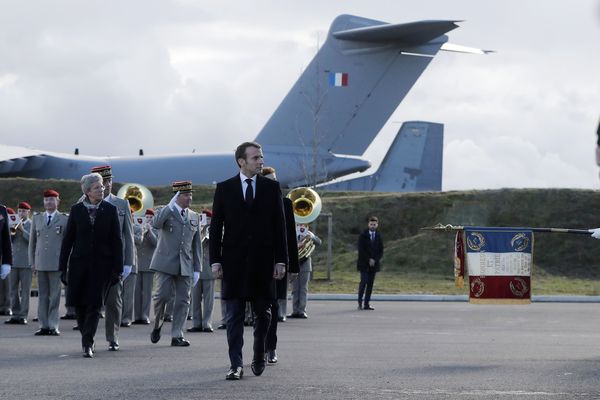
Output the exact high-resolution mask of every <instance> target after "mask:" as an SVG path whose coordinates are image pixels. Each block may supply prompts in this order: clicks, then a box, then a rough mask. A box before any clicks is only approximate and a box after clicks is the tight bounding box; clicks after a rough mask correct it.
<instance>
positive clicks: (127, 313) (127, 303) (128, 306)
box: [121, 210, 142, 328]
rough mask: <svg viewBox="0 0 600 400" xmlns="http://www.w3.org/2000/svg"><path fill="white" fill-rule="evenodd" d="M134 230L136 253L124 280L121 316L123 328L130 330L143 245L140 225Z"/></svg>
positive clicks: (134, 225) (133, 226)
mask: <svg viewBox="0 0 600 400" xmlns="http://www.w3.org/2000/svg"><path fill="white" fill-rule="evenodd" d="M130 212H131V218H132V221H133V213H134V211H133V210H130ZM132 229H133V243H134V247H133V249H134V252H133V256H134V257H133V259H134V262H133V265H134V268H132V270H131V273H130V274H129V275H128V276H127V278H125V279H123V313H122V314H121V327H123V328H129V327H130V326H131V322H132V321H133V302H134V295H135V283H136V282H137V266H138V255H137V245H138V244H139V243H141V238H142V237H141V233H142V232H141V228H140V226H139V225H138V224H136V223H133V224H132Z"/></svg>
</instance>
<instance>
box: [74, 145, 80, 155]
mask: <svg viewBox="0 0 600 400" xmlns="http://www.w3.org/2000/svg"><path fill="white" fill-rule="evenodd" d="M74 154H75V155H76V156H78V155H79V147H75V152H74Z"/></svg>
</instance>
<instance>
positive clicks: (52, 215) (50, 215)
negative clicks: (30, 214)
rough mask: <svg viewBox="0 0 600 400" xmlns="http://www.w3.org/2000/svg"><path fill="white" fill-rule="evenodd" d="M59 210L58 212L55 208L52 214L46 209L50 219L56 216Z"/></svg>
mask: <svg viewBox="0 0 600 400" xmlns="http://www.w3.org/2000/svg"><path fill="white" fill-rule="evenodd" d="M57 212H58V210H54V212H53V213H52V214H50V213H48V211H46V219H48V217H52V218H54V216H55V215H56V213H57Z"/></svg>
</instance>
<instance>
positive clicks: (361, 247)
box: [356, 229, 383, 272]
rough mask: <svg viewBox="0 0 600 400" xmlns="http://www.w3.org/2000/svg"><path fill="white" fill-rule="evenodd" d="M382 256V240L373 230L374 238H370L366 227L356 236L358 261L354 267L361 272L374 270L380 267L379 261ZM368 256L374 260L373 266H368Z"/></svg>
mask: <svg viewBox="0 0 600 400" xmlns="http://www.w3.org/2000/svg"><path fill="white" fill-rule="evenodd" d="M381 257H383V241H382V240H381V235H380V234H379V232H378V231H375V240H373V241H372V240H371V235H370V233H369V230H368V229H365V230H364V231H363V232H362V233H361V234H360V235H359V236H358V261H357V262H356V269H357V270H359V271H362V272H368V271H376V272H378V271H379V269H380V265H379V261H380V260H381ZM369 258H372V259H374V260H375V266H374V267H373V268H371V267H370V266H369Z"/></svg>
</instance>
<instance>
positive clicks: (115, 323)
mask: <svg viewBox="0 0 600 400" xmlns="http://www.w3.org/2000/svg"><path fill="white" fill-rule="evenodd" d="M94 172H95V173H98V174H100V176H102V185H103V186H104V201H107V202H109V203H110V204H112V205H113V206H115V207H117V214H118V216H119V227H120V231H121V242H122V244H123V275H122V276H121V281H120V282H118V283H116V284H115V285H112V286H111V287H110V289H109V291H108V295H107V296H106V303H105V309H106V313H105V320H104V323H105V328H106V332H105V333H106V341H107V342H108V349H109V350H110V351H117V350H119V327H120V326H121V315H122V312H123V281H124V280H125V279H127V277H128V276H129V274H130V273H131V272H132V270H133V268H134V267H135V265H134V261H135V245H134V243H133V219H132V218H131V212H130V210H129V202H127V200H125V199H121V198H119V197H117V196H115V195H113V194H112V183H113V182H112V178H113V174H112V168H111V167H110V166H109V165H103V166H99V167H94V168H92V173H94Z"/></svg>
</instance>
